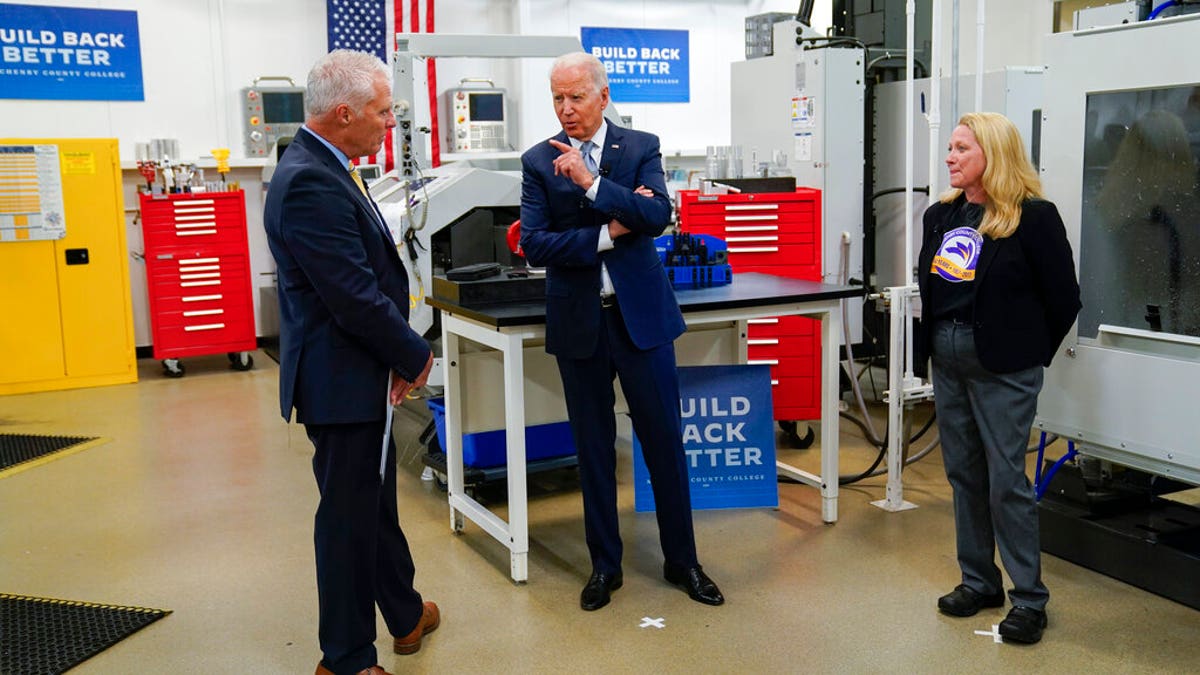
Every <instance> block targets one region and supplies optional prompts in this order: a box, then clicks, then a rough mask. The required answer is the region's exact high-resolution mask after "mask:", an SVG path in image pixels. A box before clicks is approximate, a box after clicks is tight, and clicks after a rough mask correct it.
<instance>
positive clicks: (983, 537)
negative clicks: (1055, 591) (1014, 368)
mask: <svg viewBox="0 0 1200 675" xmlns="http://www.w3.org/2000/svg"><path fill="white" fill-rule="evenodd" d="M1041 390H1042V367H1041V366H1035V367H1033V368H1029V369H1027V370H1022V371H1019V372H1016V373H1004V374H997V373H993V372H990V371H988V370H987V369H986V368H984V367H983V366H982V365H981V364H980V363H979V358H978V356H977V355H976V353H975V338H974V333H973V332H972V328H971V327H970V326H969V325H964V324H958V323H953V322H950V321H939V322H938V323H937V325H935V326H934V329H933V393H934V406H935V408H936V410H937V417H938V430H939V432H940V433H941V439H942V459H943V461H944V462H945V465H946V477H947V478H948V479H950V487H951V488H953V490H954V531H955V535H956V537H957V541H958V565H959V567H960V568H961V569H962V583H963V584H964V585H965V586H967V587H968V588H970V589H971V590H974V591H976V592H979V593H983V594H985V595H990V594H994V593H998V592H1000V591H1002V590H1003V589H1004V581H1003V579H1002V578H1001V576H1000V569H999V568H998V567H996V548H997V546H999V548H1000V560H1001V561H1002V562H1003V563H1004V569H1005V571H1007V572H1008V576H1009V578H1010V579H1011V580H1012V582H1013V589H1012V590H1011V591H1010V592H1009V599H1010V600H1011V601H1012V604H1013V606H1024V607H1031V608H1033V609H1037V610H1043V611H1044V610H1045V607H1046V602H1047V601H1048V600H1049V599H1050V592H1049V591H1047V590H1046V586H1045V585H1044V584H1042V566H1041V549H1040V543H1039V540H1038V512H1037V500H1036V498H1035V496H1034V491H1033V486H1032V485H1031V484H1030V482H1029V478H1027V477H1026V475H1025V454H1026V449H1027V447H1028V445H1029V431H1030V428H1031V427H1032V426H1033V417H1034V414H1035V413H1036V411H1037V397H1038V393H1039V392H1040V391H1041Z"/></svg>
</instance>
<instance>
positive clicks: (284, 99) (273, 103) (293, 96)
mask: <svg viewBox="0 0 1200 675" xmlns="http://www.w3.org/2000/svg"><path fill="white" fill-rule="evenodd" d="M262 108H263V121H264V122H265V123H267V124H300V123H302V122H304V93H303V92H299V91H289V92H274V93H271V92H265V91H264V92H263V95H262Z"/></svg>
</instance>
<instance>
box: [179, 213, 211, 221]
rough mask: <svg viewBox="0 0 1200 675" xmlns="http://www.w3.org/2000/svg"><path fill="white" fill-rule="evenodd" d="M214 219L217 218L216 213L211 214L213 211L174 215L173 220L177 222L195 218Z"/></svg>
mask: <svg viewBox="0 0 1200 675" xmlns="http://www.w3.org/2000/svg"><path fill="white" fill-rule="evenodd" d="M216 219H217V216H216V214H213V213H201V214H197V215H187V216H175V222H177V223H190V222H192V221H195V220H208V221H215V220H216Z"/></svg>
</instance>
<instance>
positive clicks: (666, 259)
mask: <svg viewBox="0 0 1200 675" xmlns="http://www.w3.org/2000/svg"><path fill="white" fill-rule="evenodd" d="M654 245H655V247H657V248H658V258H659V260H661V261H662V263H663V266H664V267H665V268H666V270H667V278H668V279H670V280H671V287H672V288H675V289H680V288H706V287H709V286H722V285H724V284H728V283H732V282H733V268H731V267H730V266H729V263H727V262H725V261H726V260H728V256H729V251H728V247H727V246H726V244H725V242H724V241H723V240H721V239H720V238H718V237H714V236H712V235H709V234H686V233H676V234H664V235H663V236H661V237H658V238H657V239H655V240H654Z"/></svg>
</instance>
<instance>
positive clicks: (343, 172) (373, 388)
mask: <svg viewBox="0 0 1200 675" xmlns="http://www.w3.org/2000/svg"><path fill="white" fill-rule="evenodd" d="M263 221H264V225H265V227H266V231H267V238H268V241H269V243H270V246H271V253H272V254H273V255H274V257H275V262H276V265H277V267H278V288H279V313H280V363H279V402H280V412H281V413H282V414H283V417H284V419H291V413H292V409H293V407H294V408H295V410H296V413H297V421H299V422H302V423H304V425H305V429H306V431H307V432H308V436H309V438H310V439H311V440H312V442H313V445H314V447H315V449H316V452H315V454H314V456H313V472H314V474H315V476H316V479H317V485H318V487H319V489H320V492H321V502H320V506H319V507H318V508H317V514H316V522H315V533H314V542H315V546H316V559H317V590H318V596H319V600H320V615H321V626H320V639H321V649H322V651H323V652H324V663H325V665H326V667H328V668H329V669H330V670H333V671H334V672H335V673H340V672H358V671H359V670H362V669H364V668H368V667H370V666H372V665H374V664H375V663H377V659H376V654H375V647H374V641H375V604H376V603H378V605H379V608H380V611H381V612H382V614H383V617H384V620H385V621H386V622H387V625H388V629H389V630H390V631H391V633H392V634H393V635H395V636H403V635H406V634H408V633H409V632H410V631H411V630H412V629H413V628H414V627H415V626H416V625H417V622H418V621H419V619H420V616H421V611H422V606H421V596H420V594H418V593H417V592H416V591H415V590H414V589H413V574H414V566H413V561H412V556H411V555H410V553H409V549H408V543H407V541H406V540H405V538H404V533H403V532H402V531H401V530H400V525H399V521H398V519H397V511H396V465H395V446H394V445H393V444H392V443H391V441H390V439H389V454H390V457H389V461H388V462H387V465H386V473H385V479H384V480H383V482H382V483H381V481H380V477H379V459H380V447H381V444H382V441H383V434H384V424H385V422H384V420H385V414H386V411H387V403H386V400H387V393H388V388H387V379H388V371H389V370H395V371H396V372H397V373H399V374H400V376H401V377H403V378H404V379H406V380H408V381H412V380H414V379H416V378H417V376H418V375H419V374H420V373H421V371H422V370H423V369H424V367H425V364H426V362H427V360H428V358H429V354H430V350H429V345H428V344H426V342H425V341H424V339H422V338H421V336H419V335H417V334H416V333H414V332H413V331H412V329H411V328H409V325H408V307H409V299H408V298H409V295H408V276H407V274H406V273H405V269H404V266H403V264H402V263H401V261H400V256H399V254H398V253H397V251H396V246H395V244H394V243H393V241H392V239H391V235H390V234H388V233H387V231H386V230H385V229H384V227H383V223H382V219H381V218H380V216H379V213H378V211H377V209H376V208H375V206H374V205H373V204H372V202H371V201H370V200H369V199H368V198H367V197H366V196H364V195H363V194H362V192H361V191H359V189H358V187H357V186H356V185H355V184H354V181H353V180H352V179H351V177H350V174H349V172H348V171H347V169H346V167H345V166H342V165H340V163H339V161H338V159H337V157H336V156H335V155H334V154H333V153H332V152H331V151H330V150H329V149H328V148H327V147H325V145H324V144H322V143H321V142H320V140H318V139H317V138H316V137H315V136H313V135H312V134H311V133H309V132H308V131H307V130H305V129H301V130H300V131H299V132H298V133H297V134H296V137H295V139H294V140H293V142H292V143H291V145H289V146H288V149H287V151H286V152H285V153H284V155H283V157H282V158H281V159H280V162H279V166H278V168H277V169H276V171H275V174H274V176H273V177H272V180H271V187H270V190H269V191H268V193H267V199H266V207H265V213H264V216H263Z"/></svg>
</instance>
